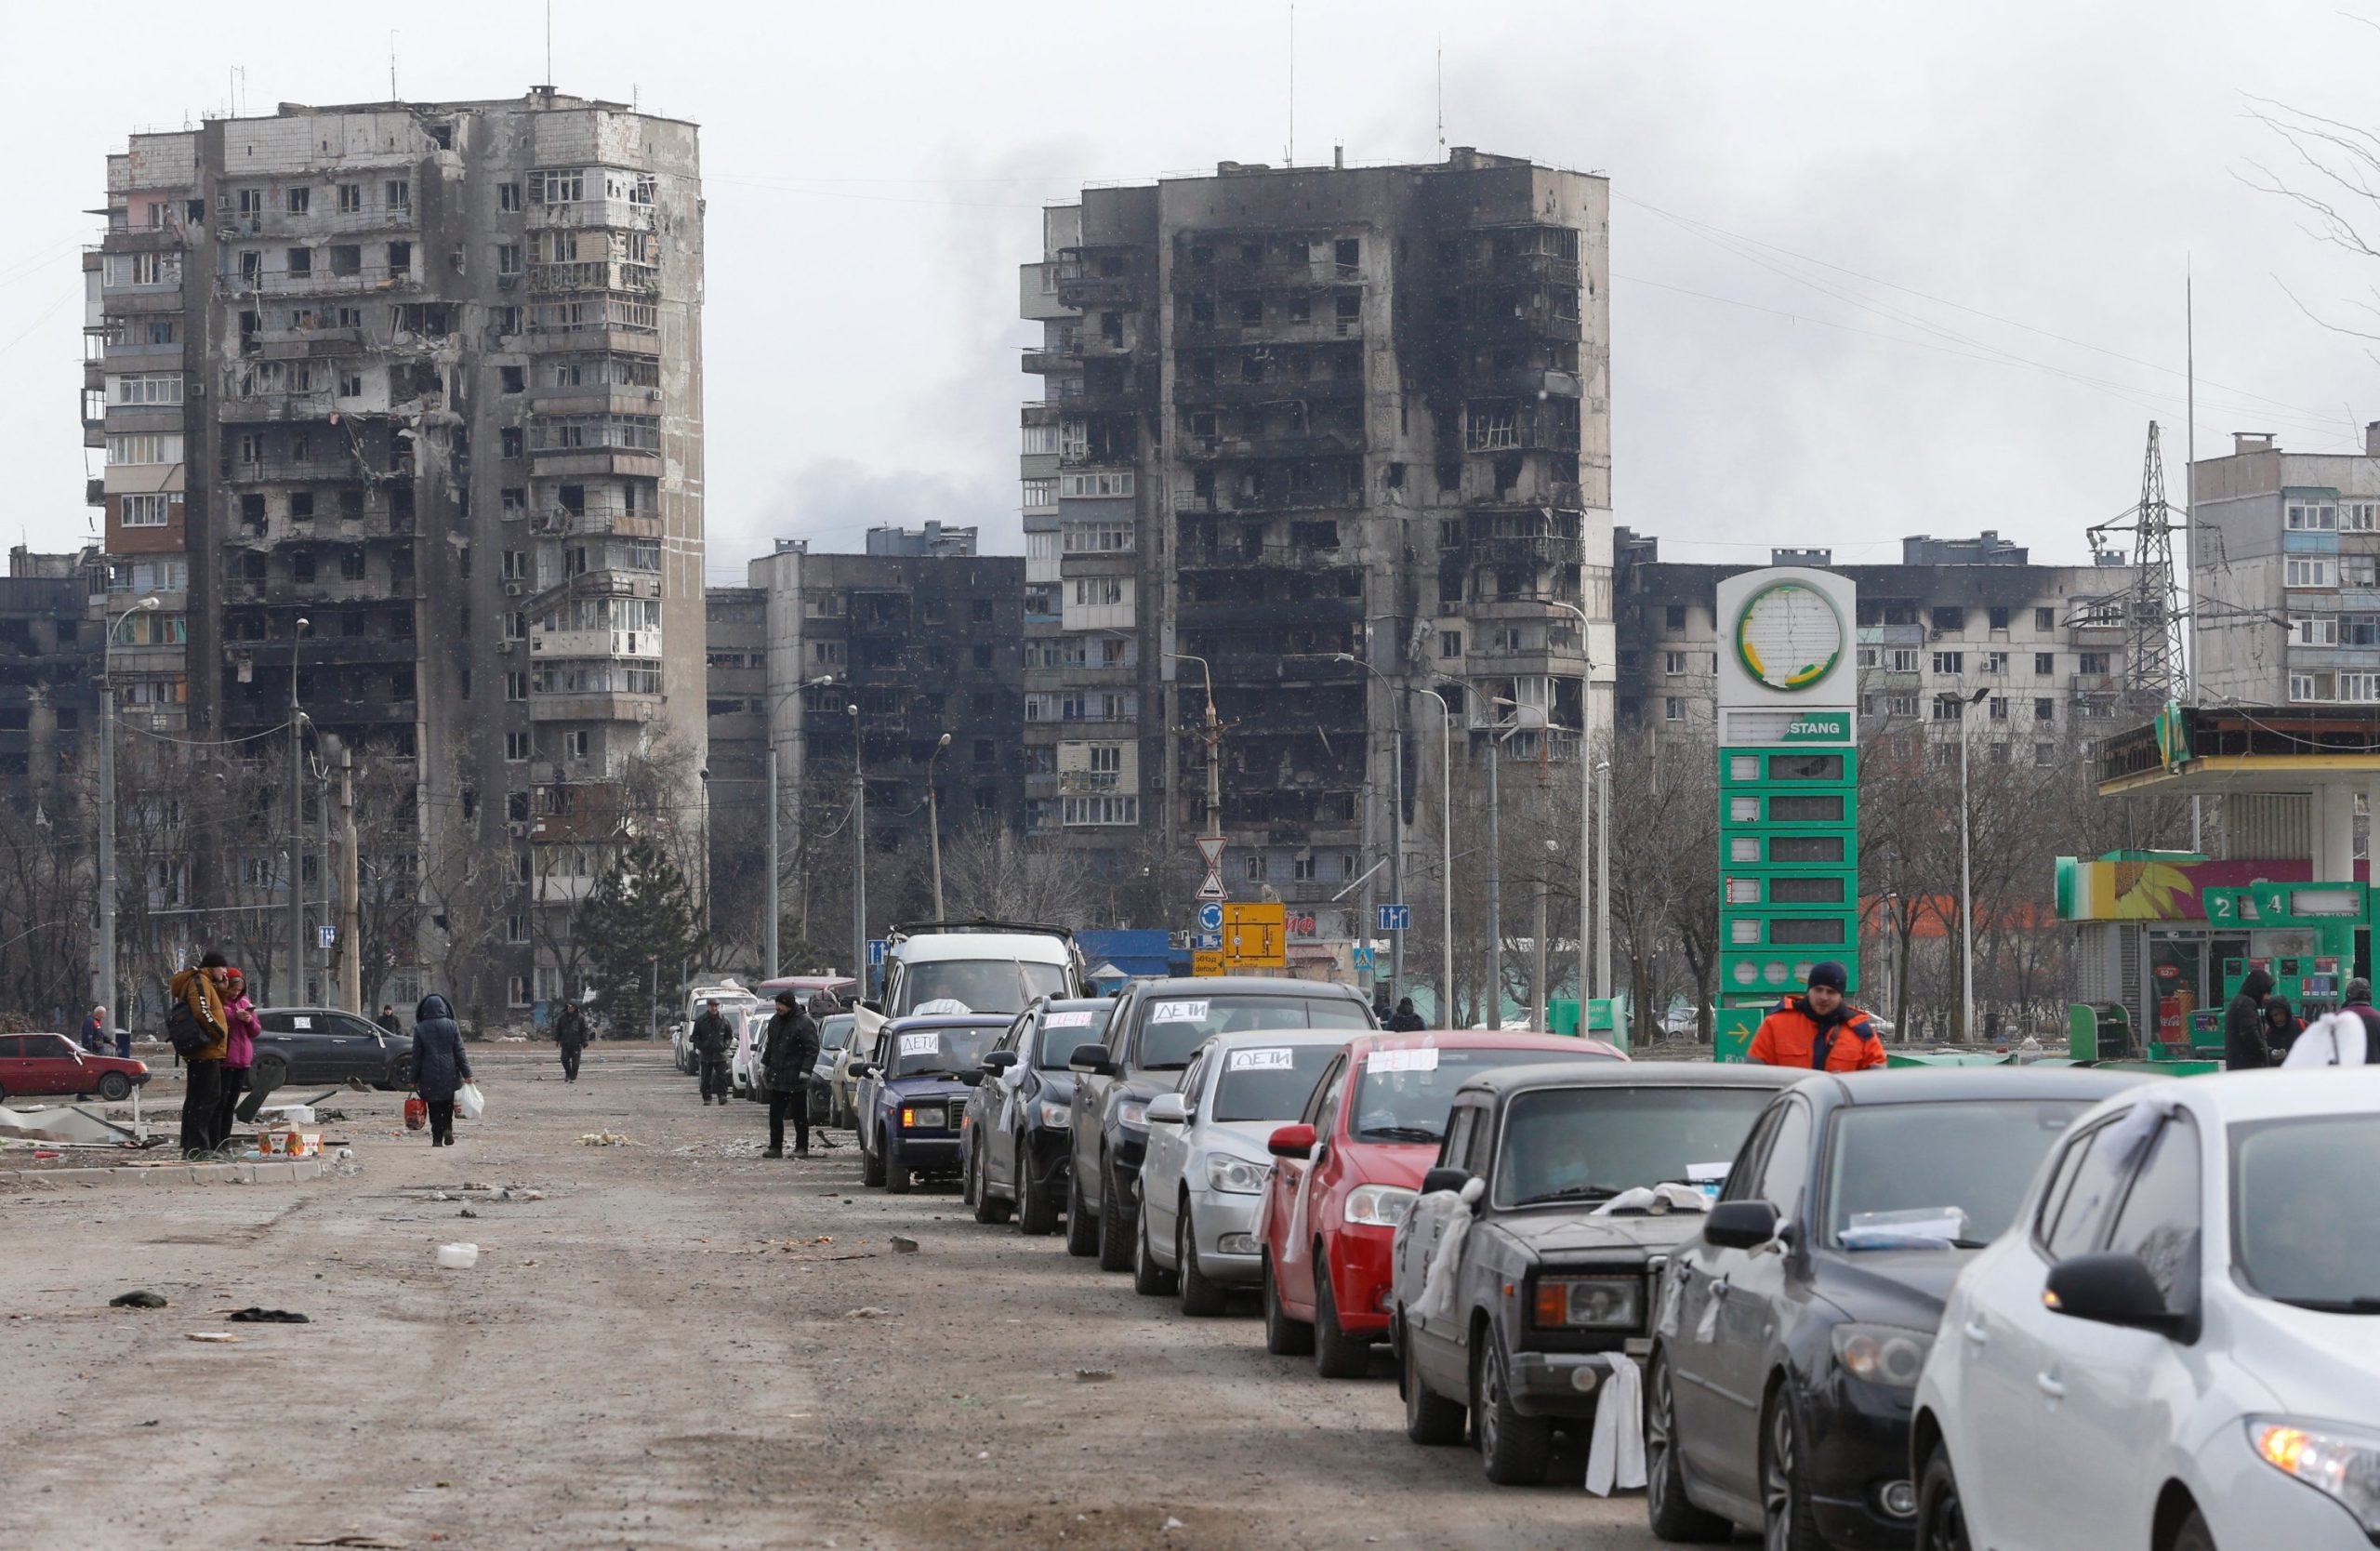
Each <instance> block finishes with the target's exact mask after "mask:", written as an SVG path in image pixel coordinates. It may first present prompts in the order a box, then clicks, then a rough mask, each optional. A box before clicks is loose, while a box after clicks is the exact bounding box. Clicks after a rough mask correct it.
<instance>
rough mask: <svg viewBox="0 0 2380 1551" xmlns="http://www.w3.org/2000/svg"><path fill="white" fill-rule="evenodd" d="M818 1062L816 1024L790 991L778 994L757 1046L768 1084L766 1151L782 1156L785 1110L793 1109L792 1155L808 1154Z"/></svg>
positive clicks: (783, 1149)
mask: <svg viewBox="0 0 2380 1551" xmlns="http://www.w3.org/2000/svg"><path fill="white" fill-rule="evenodd" d="M817 1064H818V1023H817V1020H816V1019H814V1018H813V1017H812V1016H811V1015H810V1012H809V1009H807V1008H805V1007H803V1006H802V1005H801V1001H800V998H799V997H797V996H795V995H794V994H793V993H792V992H791V991H779V992H778V993H777V1010H776V1012H775V1013H774V1014H773V1015H772V1016H771V1017H770V1019H769V1028H768V1042H767V1043H766V1044H764V1045H762V1046H761V1049H760V1073H761V1080H763V1081H765V1082H766V1083H767V1084H768V1086H769V1150H768V1151H767V1152H765V1153H763V1154H761V1156H762V1157H764V1158H783V1157H784V1156H785V1117H786V1111H787V1110H788V1109H790V1110H792V1111H793V1156H794V1157H796V1158H807V1157H809V1156H810V1069H811V1068H812V1067H815V1066H816V1065H817Z"/></svg>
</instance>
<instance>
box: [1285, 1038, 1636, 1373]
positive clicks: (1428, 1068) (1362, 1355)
mask: <svg viewBox="0 0 2380 1551" xmlns="http://www.w3.org/2000/svg"><path fill="white" fill-rule="evenodd" d="M1566 1057H1567V1058H1571V1059H1576V1060H1582V1061H1625V1060H1627V1059H1628V1057H1627V1055H1626V1054H1623V1053H1622V1052H1621V1051H1620V1050H1619V1049H1618V1048H1617V1047H1615V1046H1612V1045H1607V1044H1606V1043H1604V1042H1603V1041H1600V1040H1575V1039H1571V1038H1568V1037H1567V1036H1564V1035H1556V1034H1504V1033H1495V1032H1490V1031H1488V1030H1487V1029H1475V1030H1457V1031H1454V1032H1451V1033H1443V1034H1432V1033H1418V1034H1367V1035H1364V1036H1363V1037H1362V1038H1360V1039H1357V1040H1355V1041H1350V1042H1349V1044H1348V1045H1347V1048H1346V1049H1345V1050H1344V1051H1342V1052H1341V1053H1340V1054H1339V1055H1338V1057H1337V1058H1336V1059H1334V1060H1333V1061H1332V1062H1331V1064H1330V1065H1329V1067H1328V1068H1326V1069H1325V1070H1324V1072H1323V1074H1322V1079H1321V1080H1320V1081H1319V1082H1317V1083H1316V1084H1315V1090H1314V1096H1313V1097H1312V1098H1311V1099H1308V1100H1307V1101H1306V1107H1305V1116H1304V1119H1303V1120H1302V1121H1301V1122H1300V1123H1298V1124H1296V1125H1285V1126H1283V1127H1281V1128H1280V1129H1279V1130H1277V1131H1276V1132H1274V1133H1273V1135H1272V1138H1271V1141H1270V1143H1269V1148H1270V1150H1271V1152H1272V1154H1273V1157H1274V1159H1275V1162H1274V1164H1273V1173H1272V1175H1271V1177H1270V1178H1269V1179H1267V1180H1266V1182H1265V1186H1264V1204H1263V1210H1262V1211H1261V1212H1260V1213H1258V1216H1257V1225H1256V1238H1257V1239H1258V1242H1259V1246H1260V1249H1261V1251H1262V1253H1263V1279H1264V1349H1265V1350H1266V1351H1268V1352H1273V1353H1276V1354H1278V1355H1280V1356H1283V1357H1289V1356H1295V1355H1298V1354H1300V1353H1304V1352H1311V1353H1313V1354H1314V1366H1315V1371H1316V1372H1318V1373H1320V1374H1321V1375H1322V1376H1323V1377H1325V1378H1332V1379H1353V1378H1361V1377H1362V1376H1363V1374H1364V1371H1365V1369H1366V1368H1368V1367H1369V1365H1370V1362H1371V1350H1370V1349H1371V1346H1372V1345H1373V1343H1375V1342H1379V1341H1383V1340H1385V1339H1387V1337H1388V1324H1389V1314H1388V1296H1389V1253H1390V1250H1391V1248H1392V1246H1393V1245H1394V1244H1395V1241H1396V1225H1397V1224H1399V1223H1401V1222H1403V1221H1404V1220H1405V1213H1406V1212H1407V1211H1408V1209H1409V1208H1410V1207H1411V1206H1412V1204H1413V1200H1414V1198H1415V1196H1416V1195H1417V1194H1418V1193H1419V1191H1420V1188H1421V1176H1422V1174H1424V1173H1427V1172H1428V1171H1429V1168H1430V1166H1431V1165H1432V1164H1434V1163H1435V1162H1436V1161H1437V1160H1438V1144H1439V1142H1440V1140H1441V1139H1442V1137H1443V1135H1444V1133H1445V1131H1446V1123H1447V1115H1448V1111H1450V1110H1451V1109H1452V1108H1453V1107H1454V1095H1455V1090H1456V1089H1458V1088H1460V1087H1461V1086H1462V1085H1463V1084H1464V1083H1465V1082H1467V1081H1469V1080H1471V1079H1472V1078H1473V1077H1474V1076H1476V1075H1477V1074H1478V1073H1480V1072H1483V1071H1489V1070H1493V1069H1494V1068H1496V1067H1514V1066H1523V1065H1529V1064H1534V1063H1537V1062H1542V1061H1559V1060H1562V1059H1565V1058H1566ZM1316 1266H1323V1267H1326V1268H1327V1274H1326V1275H1323V1276H1321V1277H1320V1278H1317V1277H1316V1273H1315V1268H1316Z"/></svg>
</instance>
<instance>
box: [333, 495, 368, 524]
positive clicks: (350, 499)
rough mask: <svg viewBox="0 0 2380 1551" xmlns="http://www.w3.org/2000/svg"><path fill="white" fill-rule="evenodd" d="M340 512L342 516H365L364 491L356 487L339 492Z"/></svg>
mask: <svg viewBox="0 0 2380 1551" xmlns="http://www.w3.org/2000/svg"><path fill="white" fill-rule="evenodd" d="M338 514H339V516H341V517H342V518H354V517H361V516H363V515H364V492H363V491H361V490H354V489H348V490H342V491H340V492H339V493H338Z"/></svg>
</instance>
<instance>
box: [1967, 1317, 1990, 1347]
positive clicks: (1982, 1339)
mask: <svg viewBox="0 0 2380 1551" xmlns="http://www.w3.org/2000/svg"><path fill="white" fill-rule="evenodd" d="M1960 1333H1961V1334H1963V1335H1964V1336H1965V1337H1966V1338H1967V1339H1968V1340H1969V1341H1972V1342H1974V1343H1975V1344H1976V1345H1977V1346H1990V1345H1991V1332H1990V1331H1988V1330H1985V1329H1984V1328H1983V1322H1982V1321H1981V1320H1979V1319H1970V1320H1968V1321H1967V1322H1966V1324H1965V1325H1964V1327H1963V1328H1962V1330H1961V1332H1960Z"/></svg>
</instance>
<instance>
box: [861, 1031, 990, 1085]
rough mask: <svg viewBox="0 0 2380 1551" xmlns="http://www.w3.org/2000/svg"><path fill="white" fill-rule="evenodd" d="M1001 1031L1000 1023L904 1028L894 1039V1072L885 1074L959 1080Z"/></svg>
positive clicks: (980, 1058)
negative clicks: (931, 1075) (934, 1076)
mask: <svg viewBox="0 0 2380 1551" xmlns="http://www.w3.org/2000/svg"><path fill="white" fill-rule="evenodd" d="M1001 1032H1002V1030H1001V1027H1000V1026H999V1025H998V1024H985V1025H983V1026H981V1027H972V1028H971V1027H953V1028H910V1029H904V1030H902V1031H901V1032H899V1033H896V1034H894V1035H893V1069H892V1070H891V1071H890V1072H887V1073H886V1074H885V1075H886V1076H887V1077H923V1076H925V1075H927V1074H928V1073H930V1072H931V1073H938V1074H940V1075H941V1076H944V1077H956V1076H958V1075H959V1073H960V1072H963V1071H966V1070H968V1069H969V1068H971V1067H974V1066H976V1065H977V1064H979V1063H980V1062H981V1061H982V1060H983V1059H984V1052H985V1051H987V1050H989V1049H991V1048H992V1045H993V1042H994V1041H997V1040H998V1038H999V1037H1000V1034H1001Z"/></svg>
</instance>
